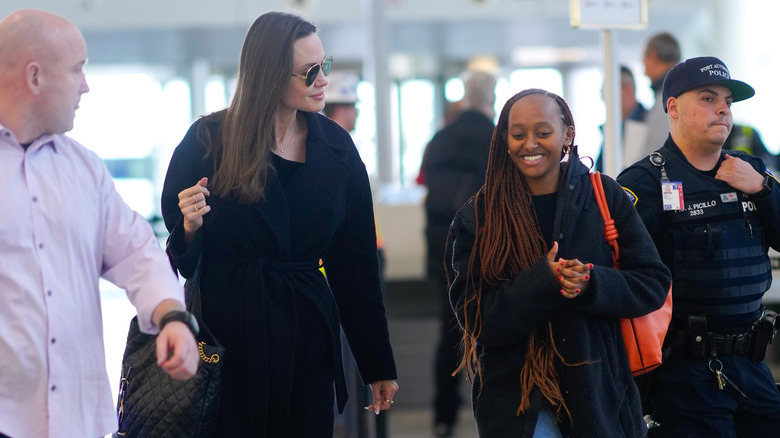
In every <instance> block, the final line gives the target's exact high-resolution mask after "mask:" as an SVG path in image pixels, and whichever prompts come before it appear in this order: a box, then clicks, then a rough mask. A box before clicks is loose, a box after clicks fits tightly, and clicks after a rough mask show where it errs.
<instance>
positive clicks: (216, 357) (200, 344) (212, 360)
mask: <svg viewBox="0 0 780 438" xmlns="http://www.w3.org/2000/svg"><path fill="white" fill-rule="evenodd" d="M204 345H206V343H205V342H198V353H200V358H201V359H203V362H206V363H217V362H219V355H218V354H216V353H214V354H212V355H211V357H208V356H206V353H205V352H204V351H203V346H204Z"/></svg>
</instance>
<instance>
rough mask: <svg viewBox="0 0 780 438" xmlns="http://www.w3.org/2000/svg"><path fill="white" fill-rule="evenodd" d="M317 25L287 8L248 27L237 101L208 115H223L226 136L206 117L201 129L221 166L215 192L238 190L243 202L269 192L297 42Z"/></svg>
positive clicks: (218, 118)
mask: <svg viewBox="0 0 780 438" xmlns="http://www.w3.org/2000/svg"><path fill="white" fill-rule="evenodd" d="M316 31H317V28H316V27H315V26H314V25H313V24H312V23H310V22H308V21H306V20H304V19H303V18H301V17H299V16H297V15H292V14H288V13H283V12H268V13H265V14H263V15H261V16H260V17H258V18H257V20H255V22H254V23H253V24H252V27H250V28H249V31H248V32H247V34H246V38H244V45H243V47H242V49H241V58H240V59H239V66H238V78H237V84H236V92H235V95H234V96H233V101H232V102H231V103H230V106H228V107H227V109H225V110H222V111H219V112H217V113H214V114H211V115H209V116H206V118H205V119H206V120H204V122H207V121H224V123H223V126H222V131H221V132H222V133H221V136H219V137H217V136H214V135H213V134H212V132H211V131H210V130H209V128H208V126H207V125H208V124H207V123H201V125H200V127H199V128H200V129H199V130H198V135H199V137H200V138H201V141H203V143H204V144H205V145H206V148H207V151H208V154H209V155H210V156H211V157H212V159H213V160H214V165H215V167H216V172H215V173H214V176H213V177H212V180H211V181H210V183H209V185H210V189H211V191H212V193H214V194H216V195H218V196H227V195H235V196H236V197H237V198H238V200H239V202H241V203H252V202H257V201H259V200H260V199H262V198H263V197H264V196H265V183H266V179H267V178H268V175H269V173H270V172H271V167H272V166H271V163H270V154H271V151H272V150H273V148H274V146H275V144H276V135H275V133H274V114H275V112H276V108H277V105H278V104H279V101H280V100H281V98H282V95H283V93H284V91H285V89H286V88H287V85H288V83H289V81H290V74H291V73H292V70H293V58H294V51H293V49H294V45H295V42H296V41H298V40H299V39H300V38H303V37H306V36H309V35H311V34H313V33H315V32H316Z"/></svg>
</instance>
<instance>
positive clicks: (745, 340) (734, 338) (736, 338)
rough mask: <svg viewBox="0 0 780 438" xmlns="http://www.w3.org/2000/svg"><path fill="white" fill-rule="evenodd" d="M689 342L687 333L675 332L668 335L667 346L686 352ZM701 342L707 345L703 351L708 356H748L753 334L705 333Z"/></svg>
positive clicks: (750, 332)
mask: <svg viewBox="0 0 780 438" xmlns="http://www.w3.org/2000/svg"><path fill="white" fill-rule="evenodd" d="M689 342H690V341H689V340H688V333H687V332H686V331H684V330H675V331H673V332H671V333H670V342H669V345H671V346H672V348H673V349H675V350H677V349H679V350H683V351H686V352H687V351H688V345H689ZM701 342H706V343H707V344H706V345H705V346H704V347H705V348H704V349H703V351H705V352H707V354H709V355H711V354H713V353H714V354H715V355H717V356H730V355H732V354H750V353H751V346H752V344H753V332H752V331H747V332H744V333H735V334H727V335H723V334H719V333H713V332H707V335H706V339H702V340H701Z"/></svg>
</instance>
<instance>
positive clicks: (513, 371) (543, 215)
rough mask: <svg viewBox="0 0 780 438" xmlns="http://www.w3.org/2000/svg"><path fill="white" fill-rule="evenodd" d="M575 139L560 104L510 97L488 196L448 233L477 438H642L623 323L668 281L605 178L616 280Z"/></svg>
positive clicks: (530, 93)
mask: <svg viewBox="0 0 780 438" xmlns="http://www.w3.org/2000/svg"><path fill="white" fill-rule="evenodd" d="M574 134H575V128H574V120H573V118H572V115H571V111H569V108H568V105H567V104H566V102H565V101H564V100H563V99H562V98H561V97H560V96H557V95H555V94H553V93H549V92H547V91H544V90H539V89H529V90H525V91H522V92H520V93H518V94H516V95H514V96H513V97H512V98H510V99H509V100H508V101H507V102H506V104H505V105H504V108H503V110H502V111H501V115H500V116H499V119H498V125H497V126H496V131H495V134H494V135H493V140H492V142H491V146H490V157H489V162H488V169H487V173H486V176H485V185H484V186H483V187H482V188H481V189H480V190H479V191H478V192H477V194H476V195H475V196H474V197H473V198H472V199H471V200H470V201H469V202H468V203H466V204H465V205H464V206H463V207H461V209H460V210H459V211H458V213H457V215H456V216H455V219H454V220H453V222H452V228H451V230H450V238H449V245H451V247H452V253H453V256H452V260H451V265H450V266H449V268H450V272H449V273H450V278H451V279H452V284H451V287H450V302H451V303H452V306H453V310H454V311H455V315H456V317H457V319H458V323H459V324H460V326H461V328H462V330H463V332H462V333H463V352H464V354H463V357H462V361H461V364H460V368H459V371H463V372H464V373H465V374H466V375H467V377H468V378H469V379H470V380H471V381H472V385H473V388H472V406H473V409H474V416H475V419H476V423H477V429H478V431H479V436H480V437H483V438H484V437H496V438H498V437H506V436H528V437H530V436H550V437H560V436H567V437H594V436H598V437H621V438H622V437H642V436H644V434H645V433H646V426H645V424H644V422H643V420H642V410H641V403H640V400H639V393H638V391H637V388H636V385H635V384H634V380H633V376H632V374H631V370H630V368H629V365H628V360H627V358H626V354H625V350H624V349H623V348H622V346H621V345H622V344H621V342H622V341H621V339H622V338H621V334H620V331H619V328H618V319H619V318H622V317H628V316H636V315H641V314H646V313H649V312H651V311H653V310H655V309H657V308H659V307H660V306H661V304H663V302H664V299H665V298H666V295H667V292H668V290H669V284H670V274H669V270H668V269H667V268H666V267H665V266H664V265H663V263H661V259H660V257H659V256H658V253H657V252H656V251H655V248H654V247H653V242H652V240H651V239H650V236H649V235H648V233H647V230H646V229H645V228H644V226H643V225H642V222H641V220H640V218H639V216H638V215H637V213H636V211H634V209H633V208H632V206H631V204H630V202H629V200H628V198H627V197H626V196H625V194H624V193H623V191H622V190H621V189H620V187H619V186H618V185H617V183H615V181H613V180H612V179H610V178H609V177H603V185H604V192H605V194H606V197H607V202H608V204H609V206H610V211H612V212H614V213H613V216H614V217H613V219H614V221H615V224H616V227H617V228H618V229H619V230H620V237H619V244H620V247H621V259H622V260H621V266H622V267H623V269H621V270H617V269H615V268H614V267H613V261H612V253H611V250H610V247H609V246H608V245H607V243H606V242H605V240H604V237H603V235H602V232H601V230H603V227H604V222H603V220H602V218H601V214H600V212H599V208H598V207H597V204H596V200H595V198H594V194H593V187H592V185H591V182H590V178H589V176H588V173H589V172H588V168H587V167H585V165H583V164H582V163H581V162H580V161H579V156H578V155H577V146H576V145H574ZM507 152H508V153H507ZM563 158H567V160H566V161H564V162H562V161H561V160H562V159H563ZM593 230H598V231H596V232H594V231H593ZM605 395H607V396H605Z"/></svg>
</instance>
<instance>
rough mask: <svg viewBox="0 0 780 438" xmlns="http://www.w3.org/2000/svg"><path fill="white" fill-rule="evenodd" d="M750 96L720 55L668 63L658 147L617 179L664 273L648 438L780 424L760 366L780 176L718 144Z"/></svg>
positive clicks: (771, 432)
mask: <svg viewBox="0 0 780 438" xmlns="http://www.w3.org/2000/svg"><path fill="white" fill-rule="evenodd" d="M754 94H755V91H754V90H753V88H752V87H750V86H749V85H748V84H746V83H744V82H741V81H737V80H734V79H731V76H730V74H729V71H728V69H727V67H726V65H725V64H724V63H723V62H722V61H721V60H719V59H717V58H714V57H700V58H692V59H688V60H686V61H684V62H681V63H679V64H677V66H675V67H674V68H673V69H672V70H671V71H670V72H669V73H668V74H667V76H666V79H665V80H664V84H663V99H664V102H665V104H666V108H665V110H666V112H667V113H668V118H669V125H670V135H669V137H667V140H666V143H665V144H664V146H663V147H662V148H661V149H659V150H657V151H656V152H654V153H652V154H651V155H650V156H649V157H647V158H644V159H642V160H640V161H639V162H637V163H635V164H634V165H632V166H631V167H629V168H628V169H626V170H624V171H623V172H622V173H621V174H620V175H619V176H618V182H619V183H620V184H621V185H622V186H623V187H624V190H625V191H626V193H627V194H628V195H629V197H630V198H632V199H633V201H634V205H635V206H636V208H637V210H638V212H639V214H640V216H641V217H642V220H643V221H644V223H645V225H646V226H647V229H648V231H649V232H650V234H651V235H652V236H653V240H654V241H655V244H656V246H657V248H658V251H659V253H660V255H661V258H662V259H663V261H664V263H665V264H666V265H667V266H668V267H669V268H670V269H671V270H672V278H673V288H674V289H673V299H674V315H673V319H672V323H671V326H670V330H669V333H668V334H667V337H666V345H667V347H669V349H670V351H671V353H670V355H669V357H668V359H667V360H665V361H664V364H663V365H662V366H661V367H660V368H658V370H657V372H656V373H655V375H654V376H653V384H652V385H651V387H650V389H649V402H650V406H647V407H646V411H647V410H650V411H651V412H652V416H653V419H654V420H655V421H656V423H654V424H652V426H657V427H651V429H650V434H649V436H651V437H653V436H663V437H705V436H706V437H760V436H777V433H778V431H780V392H778V390H777V388H776V387H775V381H774V378H773V377H772V374H771V372H770V370H769V368H768V367H767V365H766V363H765V362H764V361H763V357H764V353H765V351H766V346H767V343H768V341H769V339H770V336H771V335H772V334H773V333H774V326H773V323H774V316H776V315H774V314H773V313H772V312H769V311H765V309H764V307H763V305H762V304H761V298H762V296H763V294H764V292H765V291H766V290H767V289H768V288H769V286H770V284H771V281H772V278H771V268H770V263H769V258H768V256H767V248H768V246H771V247H773V248H776V249H777V248H780V222H778V221H777V220H776V218H778V217H780V187H778V185H780V183H778V181H777V180H776V179H775V177H774V176H773V175H772V173H771V172H770V171H769V170H767V168H766V166H765V165H764V163H763V162H762V161H761V159H760V158H757V157H754V156H751V155H749V154H746V153H744V152H741V151H727V152H724V151H723V149H722V146H723V143H724V142H725V140H726V137H728V135H729V131H730V130H731V127H732V115H731V104H732V102H738V101H741V100H744V99H748V98H750V97H752V96H753V95H754ZM659 424H660V425H659Z"/></svg>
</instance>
